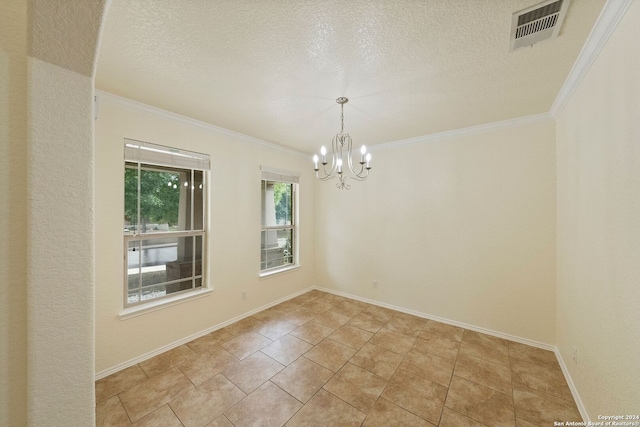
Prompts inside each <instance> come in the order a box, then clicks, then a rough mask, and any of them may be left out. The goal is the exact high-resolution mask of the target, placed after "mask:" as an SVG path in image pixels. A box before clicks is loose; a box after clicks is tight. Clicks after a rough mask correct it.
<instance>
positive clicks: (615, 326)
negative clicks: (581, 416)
mask: <svg viewBox="0 0 640 427" xmlns="http://www.w3.org/2000/svg"><path fill="white" fill-rule="evenodd" d="M638 22H640V3H639V2H637V1H636V2H634V3H632V5H631V6H630V8H629V9H628V11H627V13H626V15H625V16H624V18H623V19H622V21H621V22H620V23H619V24H618V27H617V29H616V31H615V33H614V34H613V35H612V36H611V38H610V39H609V41H608V42H607V44H606V46H605V47H604V49H603V50H602V51H601V52H600V54H599V56H598V58H597V59H596V61H595V62H594V64H593V65H592V66H591V68H590V70H589V72H588V73H587V75H586V76H585V78H584V79H583V80H582V82H581V83H580V86H579V87H578V89H577V90H576V92H575V93H574V95H573V97H572V99H571V100H570V102H569V103H568V104H567V106H566V107H565V109H564V110H563V111H562V113H561V114H560V115H559V116H558V118H557V165H558V169H557V170H558V172H557V174H558V230H557V240H558V262H557V265H558V280H557V283H558V284H557V286H558V297H557V299H558V328H557V331H558V332H557V333H558V339H557V343H558V348H559V349H560V352H561V354H562V357H563V359H564V361H565V363H566V365H567V367H568V368H569V371H570V373H571V377H572V378H573V381H574V383H575V385H576V387H577V389H578V390H579V392H580V396H581V399H582V401H583V403H584V406H585V408H586V410H587V412H588V414H589V417H590V418H591V420H593V421H597V416H598V415H612V414H638V413H639V412H640V405H639V402H640V387H639V386H638V384H640V309H639V307H640V262H639V260H640V220H639V219H640V197H639V195H640V51H639V50H638V45H637V40H638V39H640V27H638ZM574 348H575V349H576V350H577V363H575V362H574V361H573V360H572V359H573V349H574Z"/></svg>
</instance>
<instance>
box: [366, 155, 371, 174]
mask: <svg viewBox="0 0 640 427" xmlns="http://www.w3.org/2000/svg"><path fill="white" fill-rule="evenodd" d="M366 168H367V170H368V169H371V153H367V165H366Z"/></svg>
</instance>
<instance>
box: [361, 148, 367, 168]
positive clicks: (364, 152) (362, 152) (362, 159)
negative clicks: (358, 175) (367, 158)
mask: <svg viewBox="0 0 640 427" xmlns="http://www.w3.org/2000/svg"><path fill="white" fill-rule="evenodd" d="M366 153H367V147H365V146H364V145H363V146H362V148H360V164H361V165H362V164H364V155H365V154H366Z"/></svg>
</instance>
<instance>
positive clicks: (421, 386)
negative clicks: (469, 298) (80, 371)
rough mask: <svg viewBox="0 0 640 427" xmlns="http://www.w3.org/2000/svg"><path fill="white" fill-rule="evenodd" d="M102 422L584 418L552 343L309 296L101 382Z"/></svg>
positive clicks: (446, 426) (521, 425)
mask: <svg viewBox="0 0 640 427" xmlns="http://www.w3.org/2000/svg"><path fill="white" fill-rule="evenodd" d="M96 402H97V405H96V420H97V425H98V426H127V425H134V426H153V427H164V426H167V427H169V426H185V427H191V426H208V427H214V426H256V425H260V426H283V425H286V426H338V425H339V426H351V425H353V426H385V427H386V426H392V425H396V426H442V427H450V426H452V427H460V426H473V427H481V426H489V427H493V426H517V427H531V426H538V427H547V426H552V425H553V421H554V420H561V421H581V420H582V419H581V418H580V414H579V412H578V410H577V408H576V405H575V403H574V401H573V398H572V395H571V392H570V390H569V388H568V386H567V384H566V382H565V379H564V377H563V375H562V371H561V369H560V366H559V365H558V362H557V360H556V357H555V355H554V354H553V353H552V352H550V351H546V350H541V349H538V348H534V347H529V346H526V345H523V344H519V343H515V342H511V341H506V340H503V339H500V338H496V337H493V336H489V335H484V334H481V333H478V332H474V331H469V330H465V329H461V328H457V327H454V326H450V325H446V324H443V323H438V322H434V321H432V320H426V319H422V318H419V317H415V316H411V315H408V314H405V313H400V312H396V311H393V310H389V309H386V308H381V307H378V306H374V305H370V304H366V303H363V302H360V301H355V300H351V299H348V298H344V297H340V296H336V295H333V294H329V293H325V292H320V291H317V290H314V291H310V292H307V293H305V294H303V295H301V296H298V297H296V298H293V299H292V300H289V301H286V302H284V303H282V304H279V305H277V306H274V307H271V308H269V309H267V310H264V311H262V312H260V313H257V314H255V315H253V316H251V317H247V318H245V319H243V320H241V321H239V322H236V323H234V324H232V325H230V326H227V327H225V328H223V329H220V330H217V331H215V332H212V333H210V334H208V335H205V336H203V337H201V338H198V339H196V340H193V341H191V342H189V343H188V344H186V345H183V346H180V347H177V348H175V349H173V350H170V351H168V352H166V353H163V354H160V355H158V356H156V357H154V358H152V359H149V360H146V361H144V362H142V363H139V364H137V365H135V366H132V367H130V368H127V369H124V370H122V371H120V372H117V373H115V374H113V375H111V376H109V377H106V378H103V379H101V380H99V381H97V382H96Z"/></svg>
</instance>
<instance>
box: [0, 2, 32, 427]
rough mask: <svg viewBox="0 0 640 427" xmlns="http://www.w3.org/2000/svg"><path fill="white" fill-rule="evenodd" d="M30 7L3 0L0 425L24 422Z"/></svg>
mask: <svg viewBox="0 0 640 427" xmlns="http://www.w3.org/2000/svg"><path fill="white" fill-rule="evenodd" d="M26 95H27V6H26V2H22V1H20V2H19V1H9V2H6V1H3V2H0V182H1V183H2V185H0V425H2V426H18V425H25V424H26V404H27V403H26V402H27V401H26V399H27V391H26V389H27V385H26V372H27V371H26V370H27V305H26V303H27V291H26V288H27V265H26V257H27V246H26V244H27V243H26V234H27V197H26V192H27V173H26V165H27V143H26V140H27V100H26Z"/></svg>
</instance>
